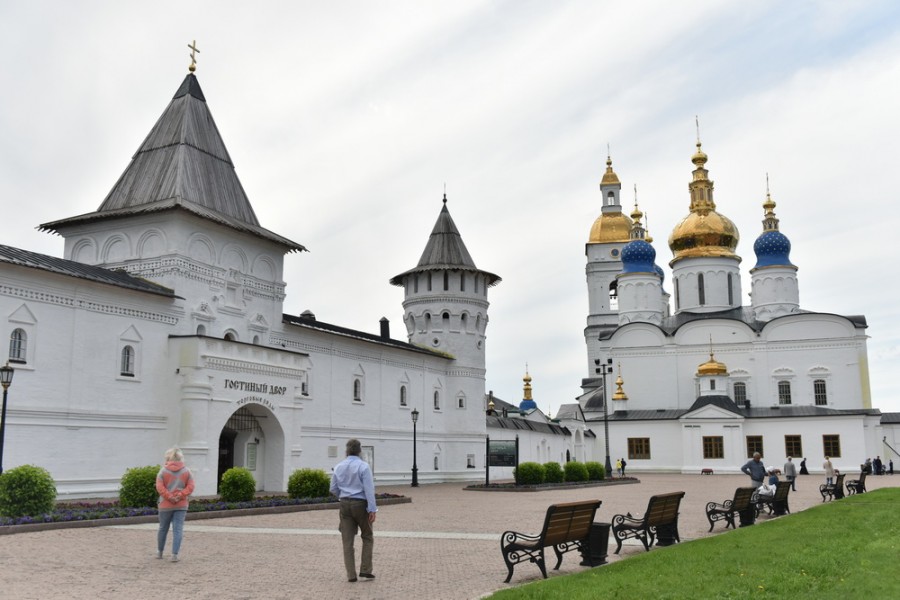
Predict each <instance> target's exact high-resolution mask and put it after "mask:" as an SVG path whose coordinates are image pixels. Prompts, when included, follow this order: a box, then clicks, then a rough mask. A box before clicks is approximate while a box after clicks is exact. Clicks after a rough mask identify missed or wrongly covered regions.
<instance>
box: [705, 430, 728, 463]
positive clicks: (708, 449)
mask: <svg viewBox="0 0 900 600" xmlns="http://www.w3.org/2000/svg"><path fill="white" fill-rule="evenodd" d="M703 458H725V441H724V438H723V437H722V436H721V435H704V436H703Z"/></svg>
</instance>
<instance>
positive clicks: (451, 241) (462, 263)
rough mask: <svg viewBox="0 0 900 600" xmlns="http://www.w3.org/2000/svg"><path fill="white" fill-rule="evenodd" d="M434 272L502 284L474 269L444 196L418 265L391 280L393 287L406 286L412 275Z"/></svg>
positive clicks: (494, 277) (498, 279)
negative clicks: (464, 273) (473, 276)
mask: <svg viewBox="0 0 900 600" xmlns="http://www.w3.org/2000/svg"><path fill="white" fill-rule="evenodd" d="M435 270H457V271H472V272H476V273H481V274H482V275H484V276H485V277H486V278H487V285H488V286H492V285H495V284H497V283H499V282H500V277H499V276H497V275H494V274H493V273H488V272H487V271H482V270H481V269H479V268H478V267H476V266H475V261H473V260H472V257H471V256H470V255H469V251H468V249H466V244H465V243H464V242H463V239H462V236H461V235H460V234H459V230H458V229H457V228H456V223H454V222H453V217H451V216H450V211H449V210H447V195H446V194H445V195H444V206H443V207H442V208H441V212H440V214H439V215H438V218H437V222H435V224H434V229H432V230H431V236H430V237H429V238H428V243H427V244H426V245H425V251H424V252H422V257H421V258H420V259H419V264H418V265H416V267H415V268H414V269H410V270H409V271H405V272H403V273H401V274H400V275H397V276H396V277H393V278H392V279H391V284H392V285H403V279H404V278H405V277H406V276H407V275H410V274H412V273H424V272H427V271H435Z"/></svg>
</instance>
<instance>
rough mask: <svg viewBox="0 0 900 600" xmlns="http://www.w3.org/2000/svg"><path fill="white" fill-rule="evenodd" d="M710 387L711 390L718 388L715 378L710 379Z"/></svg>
mask: <svg viewBox="0 0 900 600" xmlns="http://www.w3.org/2000/svg"><path fill="white" fill-rule="evenodd" d="M709 389H710V390H714V389H716V380H715V379H710V380H709Z"/></svg>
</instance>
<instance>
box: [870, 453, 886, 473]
mask: <svg viewBox="0 0 900 600" xmlns="http://www.w3.org/2000/svg"><path fill="white" fill-rule="evenodd" d="M872 466H873V467H875V474H876V475H884V471H883V470H882V467H883V466H884V463H882V462H881V456H876V457H875V460H873V461H872Z"/></svg>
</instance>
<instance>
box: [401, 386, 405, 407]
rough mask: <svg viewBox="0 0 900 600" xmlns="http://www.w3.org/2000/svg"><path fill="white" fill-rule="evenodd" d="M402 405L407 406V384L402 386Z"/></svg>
mask: <svg viewBox="0 0 900 600" xmlns="http://www.w3.org/2000/svg"><path fill="white" fill-rule="evenodd" d="M400 406H406V386H405V385H401V386H400Z"/></svg>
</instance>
